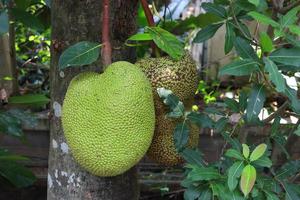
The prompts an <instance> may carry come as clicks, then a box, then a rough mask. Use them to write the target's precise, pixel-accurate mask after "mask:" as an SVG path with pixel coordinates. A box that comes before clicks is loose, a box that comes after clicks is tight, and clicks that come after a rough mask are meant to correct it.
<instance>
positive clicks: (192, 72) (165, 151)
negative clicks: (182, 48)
mask: <svg viewBox="0 0 300 200" xmlns="http://www.w3.org/2000/svg"><path fill="white" fill-rule="evenodd" d="M136 65H138V66H139V67H141V69H142V70H143V71H144V73H145V74H146V76H147V77H148V79H149V80H150V82H151V85H152V91H153V95H154V105H155V113H156V126H155V132H154V137H153V141H152V144H151V146H150V148H149V150H148V152H147V156H148V157H149V158H150V159H151V160H154V161H156V162H158V163H160V164H162V165H166V166H173V165H177V164H180V163H181V162H182V161H183V159H182V158H181V157H180V156H179V154H178V153H177V151H176V149H175V146H174V140H173V132H174V129H175V127H176V124H177V121H174V120H170V119H166V118H165V115H166V114H167V112H168V108H167V107H166V106H165V105H164V104H163V101H162V100H161V99H160V97H159V96H158V94H157V88H161V87H163V88H165V89H168V90H171V91H172V92H173V93H174V94H175V95H176V96H178V97H179V99H180V100H181V101H182V102H183V103H184V105H185V106H186V108H189V107H191V106H192V105H193V98H194V95H195V92H196V90H197V85H198V74H197V68H196V65H195V63H194V61H193V60H192V58H191V57H190V55H189V54H188V53H186V54H185V55H184V56H183V58H182V59H181V60H179V61H174V60H173V59H171V58H170V57H161V58H146V59H141V60H139V61H138V62H137V63H136ZM198 139H199V129H198V128H197V127H195V126H193V127H191V131H190V139H189V145H188V146H189V147H196V146H197V145H198Z"/></svg>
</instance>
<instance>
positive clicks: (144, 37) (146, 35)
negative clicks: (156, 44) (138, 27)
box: [127, 33, 153, 41]
mask: <svg viewBox="0 0 300 200" xmlns="http://www.w3.org/2000/svg"><path fill="white" fill-rule="evenodd" d="M152 39H153V38H152V36H151V35H150V34H149V33H137V34H134V35H132V36H130V38H128V39H127V40H130V41H149V40H152Z"/></svg>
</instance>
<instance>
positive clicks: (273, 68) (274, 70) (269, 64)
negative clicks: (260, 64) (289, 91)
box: [263, 57, 286, 92]
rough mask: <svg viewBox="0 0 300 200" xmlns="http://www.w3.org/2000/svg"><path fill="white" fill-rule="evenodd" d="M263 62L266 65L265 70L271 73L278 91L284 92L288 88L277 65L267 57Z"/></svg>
mask: <svg viewBox="0 0 300 200" xmlns="http://www.w3.org/2000/svg"><path fill="white" fill-rule="evenodd" d="M263 60H264V63H265V70H266V71H267V72H268V73H269V75H270V80H271V81H272V83H274V85H275V86H276V90H277V91H278V92H284V91H285V88H286V87H285V85H286V84H285V79H284V77H283V76H282V74H281V73H280V72H279V71H278V67H277V65H276V64H275V63H274V62H273V61H272V60H270V59H269V58H267V57H265V58H264V59H263Z"/></svg>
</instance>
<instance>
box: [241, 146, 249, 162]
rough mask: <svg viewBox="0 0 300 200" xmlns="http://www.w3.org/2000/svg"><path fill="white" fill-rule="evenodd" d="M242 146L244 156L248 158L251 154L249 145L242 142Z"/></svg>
mask: <svg viewBox="0 0 300 200" xmlns="http://www.w3.org/2000/svg"><path fill="white" fill-rule="evenodd" d="M242 147H243V156H244V158H246V159H248V157H249V154H250V149H249V146H248V145H247V144H242Z"/></svg>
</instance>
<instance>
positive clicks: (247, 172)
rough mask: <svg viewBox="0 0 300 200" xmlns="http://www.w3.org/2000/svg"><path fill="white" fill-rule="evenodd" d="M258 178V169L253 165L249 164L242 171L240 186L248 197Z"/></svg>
mask: <svg viewBox="0 0 300 200" xmlns="http://www.w3.org/2000/svg"><path fill="white" fill-rule="evenodd" d="M255 180H256V170H255V168H254V167H253V166H252V165H247V166H246V167H245V168H244V169H243V172H242V176H241V181H240V187H241V190H242V192H243V194H244V196H245V197H246V196H247V195H248V194H249V193H250V192H251V190H252V188H253V186H254V183H255Z"/></svg>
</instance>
